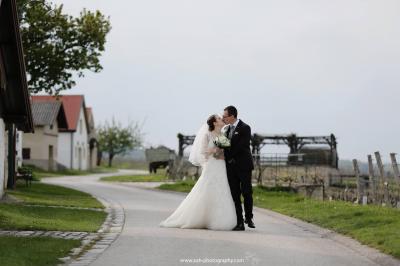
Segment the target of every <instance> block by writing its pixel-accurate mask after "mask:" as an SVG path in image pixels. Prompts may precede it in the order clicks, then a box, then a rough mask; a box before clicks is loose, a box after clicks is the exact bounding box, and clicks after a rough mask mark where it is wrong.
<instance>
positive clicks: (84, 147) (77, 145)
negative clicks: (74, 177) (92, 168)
mask: <svg viewBox="0 0 400 266" xmlns="http://www.w3.org/2000/svg"><path fill="white" fill-rule="evenodd" d="M80 121H81V122H80ZM79 152H80V153H81V155H80V156H79ZM88 153H89V143H88V133H87V127H86V121H85V114H84V109H83V108H81V111H80V114H79V120H78V126H77V128H76V131H75V132H74V151H73V168H74V169H81V170H88V168H89V164H88V158H89V157H88Z"/></svg>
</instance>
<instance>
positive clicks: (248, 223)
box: [244, 219, 256, 228]
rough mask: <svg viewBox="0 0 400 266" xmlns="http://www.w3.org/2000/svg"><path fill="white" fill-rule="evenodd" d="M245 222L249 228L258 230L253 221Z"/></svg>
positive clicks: (247, 220)
mask: <svg viewBox="0 0 400 266" xmlns="http://www.w3.org/2000/svg"><path fill="white" fill-rule="evenodd" d="M244 222H245V223H246V224H247V226H248V227H250V228H256V226H255V225H254V223H253V221H252V220H251V219H246V220H245V221H244Z"/></svg>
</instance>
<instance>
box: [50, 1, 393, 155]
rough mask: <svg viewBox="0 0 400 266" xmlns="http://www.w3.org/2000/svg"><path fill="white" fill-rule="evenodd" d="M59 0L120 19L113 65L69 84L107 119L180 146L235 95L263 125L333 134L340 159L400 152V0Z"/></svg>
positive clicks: (246, 116) (113, 37) (256, 126)
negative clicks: (181, 138) (133, 124)
mask: <svg viewBox="0 0 400 266" xmlns="http://www.w3.org/2000/svg"><path fill="white" fill-rule="evenodd" d="M56 2H57V3H64V6H65V10H66V11H68V12H69V13H71V14H78V13H79V11H80V10H81V9H83V8H87V9H90V10H94V9H99V10H100V11H101V12H103V13H104V14H106V15H108V16H110V18H111V23H112V27H113V28H112V31H111V33H110V34H109V36H108V40H107V45H106V49H107V50H106V52H105V53H104V56H103V57H102V60H101V62H102V64H103V66H104V70H103V71H102V72H101V73H99V74H91V73H90V74H88V75H87V76H86V77H85V78H83V79H80V80H79V81H78V83H77V88H74V89H72V90H70V91H69V92H68V93H69V94H71V93H72V94H85V97H86V103H87V105H89V106H92V107H93V109H94V115H95V119H96V122H97V123H99V122H102V121H104V120H106V119H110V118H111V117H113V116H114V117H116V118H117V119H118V120H120V121H121V122H123V123H126V121H128V119H131V120H136V121H140V122H141V121H145V123H144V131H145V133H146V143H147V144H148V145H159V144H164V145H167V146H169V147H171V148H174V149H176V148H177V138H176V135H177V133H178V132H182V133H185V134H194V133H195V132H196V131H197V130H198V128H199V126H200V125H201V124H202V123H203V122H204V121H205V120H206V118H207V117H208V115H209V114H212V113H221V112H222V110H223V108H224V107H225V106H226V105H231V104H233V105H236V106H237V108H238V109H239V116H240V118H241V119H242V120H244V121H245V122H247V123H248V124H250V125H251V126H252V130H253V133H266V134H280V133H291V132H295V133H298V134H299V135H329V134H330V133H334V134H335V135H336V136H337V138H338V143H339V144H338V150H339V157H340V158H341V159H352V158H360V159H364V158H366V155H367V154H369V153H372V152H374V151H377V150H379V151H381V153H382V154H383V158H386V159H387V158H388V157H389V155H388V154H389V152H399V151H400V123H399V118H400V110H399V102H400V90H399V88H400V86H399V85H400V80H399V77H400V16H399V11H400V1H398V0H379V1H378V0H371V1H367V0H335V1H331V0H324V1H323V0H319V1H317V0H315V1H307V0H302V1H298V0H276V1H267V0H257V1H256V0H246V1H244V0H243V1H238V0H212V1H211V0H196V1H194V0H169V1H166V0H145V1H143V0H141V1H133V0H129V1H128V0H124V1H122V0H119V1H109V0H79V1H78V0H68V1H66V0H64V1H61V0H57V1H56ZM286 150H287V149H286V148H285V151H286ZM272 151H275V149H274V148H272V147H271V148H269V149H268V148H265V149H264V150H263V152H272Z"/></svg>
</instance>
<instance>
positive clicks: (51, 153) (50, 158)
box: [49, 145, 54, 171]
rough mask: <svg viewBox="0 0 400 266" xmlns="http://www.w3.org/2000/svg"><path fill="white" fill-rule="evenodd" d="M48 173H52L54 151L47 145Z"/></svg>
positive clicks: (51, 146)
mask: <svg viewBox="0 0 400 266" xmlns="http://www.w3.org/2000/svg"><path fill="white" fill-rule="evenodd" d="M49 171H54V150H53V145H49Z"/></svg>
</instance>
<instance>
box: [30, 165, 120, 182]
mask: <svg viewBox="0 0 400 266" xmlns="http://www.w3.org/2000/svg"><path fill="white" fill-rule="evenodd" d="M26 167H28V168H31V169H32V173H33V177H34V179H35V180H40V179H42V178H45V177H58V176H68V175H90V174H96V173H113V172H117V171H118V169H115V168H109V167H103V166H101V167H97V168H95V169H93V170H90V171H81V170H71V169H65V170H60V171H47V170H44V169H41V168H39V167H36V166H33V165H26Z"/></svg>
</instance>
